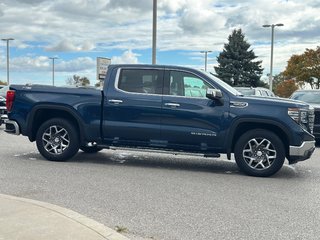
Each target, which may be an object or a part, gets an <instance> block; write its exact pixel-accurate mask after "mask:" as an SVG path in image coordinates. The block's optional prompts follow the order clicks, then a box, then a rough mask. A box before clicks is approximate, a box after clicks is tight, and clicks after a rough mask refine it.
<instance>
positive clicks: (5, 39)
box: [1, 38, 14, 85]
mask: <svg viewBox="0 0 320 240" xmlns="http://www.w3.org/2000/svg"><path fill="white" fill-rule="evenodd" d="M1 40H2V41H6V42H7V84H8V85H10V79H9V72H10V71H9V41H12V40H14V39H13V38H3V39H1Z"/></svg>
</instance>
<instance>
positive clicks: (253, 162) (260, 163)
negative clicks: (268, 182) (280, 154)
mask: <svg viewBox="0 0 320 240" xmlns="http://www.w3.org/2000/svg"><path fill="white" fill-rule="evenodd" d="M242 156H243V159H244V160H245V162H246V163H247V164H248V166H249V167H251V168H253V169H255V170H265V169H268V168H269V167H270V166H271V165H272V164H273V162H274V161H275V159H276V157H277V151H276V150H275V147H274V146H273V144H272V143H271V142H270V141H269V140H268V139H265V138H253V139H251V140H249V141H248V142H247V144H246V145H245V147H244V149H243V152H242Z"/></svg>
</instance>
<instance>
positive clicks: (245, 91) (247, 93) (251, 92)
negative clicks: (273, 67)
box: [236, 88, 255, 96]
mask: <svg viewBox="0 0 320 240" xmlns="http://www.w3.org/2000/svg"><path fill="white" fill-rule="evenodd" d="M236 90H238V92H240V93H242V94H243V95H245V96H250V95H255V92H254V89H250V88H236Z"/></svg>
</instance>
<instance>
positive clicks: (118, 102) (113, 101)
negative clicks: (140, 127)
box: [108, 99, 123, 104]
mask: <svg viewBox="0 0 320 240" xmlns="http://www.w3.org/2000/svg"><path fill="white" fill-rule="evenodd" d="M108 102H109V103H113V104H120V103H123V101H122V100H118V99H110V100H109V101H108Z"/></svg>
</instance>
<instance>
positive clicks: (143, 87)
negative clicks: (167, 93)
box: [118, 69, 163, 94]
mask: <svg viewBox="0 0 320 240" xmlns="http://www.w3.org/2000/svg"><path fill="white" fill-rule="evenodd" d="M162 81H163V71H162V70H147V69H123V70H121V73H120V77H119V80H118V88H119V89H121V90H123V91H126V92H132V93H146V94H162V85H163V84H162Z"/></svg>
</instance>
